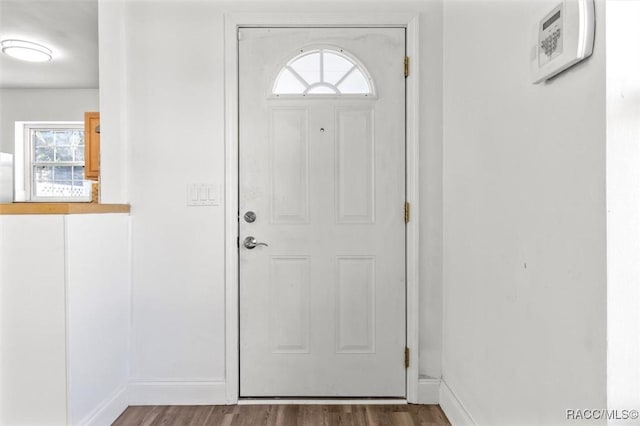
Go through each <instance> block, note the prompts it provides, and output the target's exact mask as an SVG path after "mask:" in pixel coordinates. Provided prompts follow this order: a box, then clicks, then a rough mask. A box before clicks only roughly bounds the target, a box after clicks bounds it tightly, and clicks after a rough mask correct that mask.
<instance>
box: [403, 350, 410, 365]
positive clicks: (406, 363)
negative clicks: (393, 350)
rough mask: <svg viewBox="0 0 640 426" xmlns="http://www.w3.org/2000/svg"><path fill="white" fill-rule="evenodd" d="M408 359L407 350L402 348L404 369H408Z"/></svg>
mask: <svg viewBox="0 0 640 426" xmlns="http://www.w3.org/2000/svg"><path fill="white" fill-rule="evenodd" d="M409 358H410V353H409V348H408V347H405V348H404V368H409Z"/></svg>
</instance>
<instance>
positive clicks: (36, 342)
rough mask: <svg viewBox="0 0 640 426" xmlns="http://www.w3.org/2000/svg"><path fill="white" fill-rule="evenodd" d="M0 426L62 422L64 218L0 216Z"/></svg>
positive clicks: (64, 417)
mask: <svg viewBox="0 0 640 426" xmlns="http://www.w3.org/2000/svg"><path fill="white" fill-rule="evenodd" d="M0 241H1V248H2V251H1V252H0V288H1V290H0V292H1V294H2V299H0V325H1V326H2V328H1V329H0V353H2V364H0V389H1V391H0V395H1V396H2V399H1V400H0V424H2V425H16V426H17V425H45V424H48V425H52V426H53V425H66V424H67V380H66V379H67V374H66V308H65V281H64V277H65V258H64V218H63V217H62V216H57V215H56V216H46V217H42V216H40V217H38V216H0Z"/></svg>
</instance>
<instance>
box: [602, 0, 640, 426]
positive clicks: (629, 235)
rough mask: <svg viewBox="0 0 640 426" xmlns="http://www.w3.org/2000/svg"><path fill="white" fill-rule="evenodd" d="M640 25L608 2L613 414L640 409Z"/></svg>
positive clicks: (637, 17) (628, 10) (625, 8)
mask: <svg viewBox="0 0 640 426" xmlns="http://www.w3.org/2000/svg"><path fill="white" fill-rule="evenodd" d="M639 21H640V3H639V2H630V1H623V0H616V1H608V2H607V41H606V43H607V306H608V309H607V338H608V351H607V367H608V370H607V404H608V407H609V408H610V409H612V410H616V409H617V410H624V409H637V408H638V407H640V263H639V262H638V259H640V168H639V167H638V165H639V164H640V145H639V144H638V141H640V51H639V50H638V48H637V41H638V40H640V28H639V27H638V25H637V23H638V22H639ZM611 424H616V423H615V422H612V423H611ZM618 424H640V420H636V422H631V421H629V420H626V421H622V422H619V423H618Z"/></svg>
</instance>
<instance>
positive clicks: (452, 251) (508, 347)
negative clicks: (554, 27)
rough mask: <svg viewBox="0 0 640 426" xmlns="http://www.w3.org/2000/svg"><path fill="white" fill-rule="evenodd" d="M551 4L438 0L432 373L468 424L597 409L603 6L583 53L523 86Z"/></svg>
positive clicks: (600, 388)
mask: <svg viewBox="0 0 640 426" xmlns="http://www.w3.org/2000/svg"><path fill="white" fill-rule="evenodd" d="M556 3H557V2H553V1H550V2H541V1H537V0H531V1H518V2H505V1H481V2H476V1H451V2H449V1H447V2H445V5H444V147H445V148H444V194H445V199H444V289H445V294H444V333H443V335H444V351H443V363H444V364H443V378H444V380H445V382H446V383H447V384H448V385H449V388H450V389H451V390H452V391H453V392H454V393H455V394H456V395H457V397H458V399H459V401H460V402H461V403H462V405H463V406H464V407H465V408H466V409H467V410H468V412H469V414H471V416H472V417H473V418H474V420H475V421H476V422H477V423H478V424H487V425H513V424H519V425H533V424H554V425H557V424H564V423H569V424H571V423H572V422H571V421H569V420H567V419H566V411H565V410H566V409H567V408H572V407H585V408H586V407H593V408H595V407H599V408H604V407H605V406H606V402H607V401H606V211H605V209H606V206H605V140H606V130H605V124H606V123H605V43H604V42H605V37H604V35H605V19H604V12H605V11H604V2H603V1H600V0H598V1H596V19H597V34H596V43H595V48H594V53H593V56H592V57H591V58H590V59H589V60H587V61H586V62H583V63H581V64H580V65H578V66H576V67H574V68H572V69H571V70H569V71H568V72H566V73H564V74H562V75H560V76H558V77H557V78H556V79H555V80H553V81H551V82H549V83H548V84H542V85H533V84H531V83H530V79H529V63H528V57H529V51H530V40H529V35H530V31H529V30H530V28H531V25H533V22H534V21H533V20H535V19H537V17H539V16H544V14H545V11H547V10H548V9H550V8H552V7H553V6H554V5H555V4H556ZM498 23H499V24H498ZM573 423H575V422H573Z"/></svg>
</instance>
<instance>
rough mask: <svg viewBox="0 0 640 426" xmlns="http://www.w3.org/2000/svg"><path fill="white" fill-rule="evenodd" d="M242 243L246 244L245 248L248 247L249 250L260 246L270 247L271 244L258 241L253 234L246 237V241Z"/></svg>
mask: <svg viewBox="0 0 640 426" xmlns="http://www.w3.org/2000/svg"><path fill="white" fill-rule="evenodd" d="M242 245H243V246H245V248H248V249H249V250H251V249H254V248H256V247H258V246H265V247H269V244H267V243H259V242H257V241H256V237H252V236H249V237H247V238H245V239H244V241H243V242H242Z"/></svg>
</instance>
